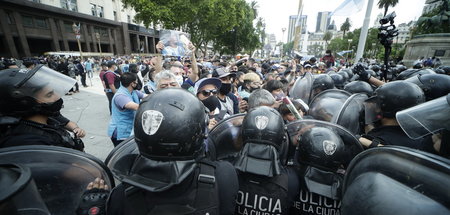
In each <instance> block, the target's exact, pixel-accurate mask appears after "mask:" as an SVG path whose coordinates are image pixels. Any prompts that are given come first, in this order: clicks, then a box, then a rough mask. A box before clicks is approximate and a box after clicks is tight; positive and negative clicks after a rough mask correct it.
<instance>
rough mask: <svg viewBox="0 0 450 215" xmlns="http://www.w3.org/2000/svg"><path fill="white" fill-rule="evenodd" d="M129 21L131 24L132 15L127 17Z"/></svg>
mask: <svg viewBox="0 0 450 215" xmlns="http://www.w3.org/2000/svg"><path fill="white" fill-rule="evenodd" d="M127 20H128V23H131V16H130V15H127Z"/></svg>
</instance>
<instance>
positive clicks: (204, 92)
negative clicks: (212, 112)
mask: <svg viewBox="0 0 450 215" xmlns="http://www.w3.org/2000/svg"><path fill="white" fill-rule="evenodd" d="M200 93H202V95H203V96H205V97H207V96H210V95H211V93H212V94H213V95H216V94H217V90H216V89H212V90H202V91H200Z"/></svg>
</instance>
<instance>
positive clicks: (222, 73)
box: [212, 67, 236, 78]
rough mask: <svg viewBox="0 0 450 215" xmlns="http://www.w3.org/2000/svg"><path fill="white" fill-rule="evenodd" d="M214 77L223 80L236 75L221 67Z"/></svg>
mask: <svg viewBox="0 0 450 215" xmlns="http://www.w3.org/2000/svg"><path fill="white" fill-rule="evenodd" d="M212 76H213V77H215V78H223V77H227V76H232V77H236V74H234V73H230V72H228V71H227V70H226V69H225V68H222V67H220V68H217V69H215V70H214V72H213V74H212Z"/></svg>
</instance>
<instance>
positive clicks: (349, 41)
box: [347, 39, 353, 63]
mask: <svg viewBox="0 0 450 215" xmlns="http://www.w3.org/2000/svg"><path fill="white" fill-rule="evenodd" d="M347 41H348V47H347V51H348V50H349V49H350V43H352V41H353V40H352V39H348V40H347ZM348 55H349V52H347V63H348V61H349V60H350V59H349V56H348Z"/></svg>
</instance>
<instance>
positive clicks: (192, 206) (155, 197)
mask: <svg viewBox="0 0 450 215" xmlns="http://www.w3.org/2000/svg"><path fill="white" fill-rule="evenodd" d="M198 164H199V165H198V166H199V168H197V170H195V171H194V173H193V174H194V176H193V177H188V178H186V179H185V180H184V181H183V182H181V183H180V184H178V185H175V186H173V187H172V188H170V189H168V190H165V191H163V192H149V191H146V190H143V189H141V188H137V187H135V186H133V185H130V184H125V196H126V200H125V205H127V206H126V207H125V208H127V209H130V210H132V211H126V212H127V213H128V212H129V214H134V215H144V214H145V215H156V214H157V215H165V214H168V215H170V214H184V215H186V214H195V215H197V214H198V215H200V214H210V215H214V214H219V195H218V193H219V188H218V185H217V183H216V178H215V171H216V166H215V164H214V163H212V162H210V161H205V160H202V161H199V163H198ZM193 185H194V186H193Z"/></svg>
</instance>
